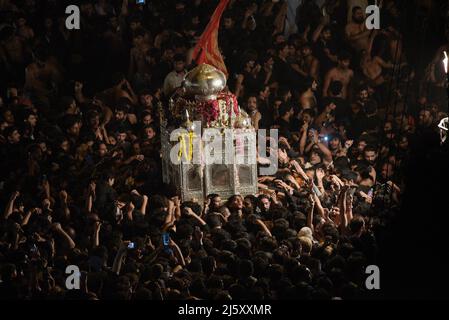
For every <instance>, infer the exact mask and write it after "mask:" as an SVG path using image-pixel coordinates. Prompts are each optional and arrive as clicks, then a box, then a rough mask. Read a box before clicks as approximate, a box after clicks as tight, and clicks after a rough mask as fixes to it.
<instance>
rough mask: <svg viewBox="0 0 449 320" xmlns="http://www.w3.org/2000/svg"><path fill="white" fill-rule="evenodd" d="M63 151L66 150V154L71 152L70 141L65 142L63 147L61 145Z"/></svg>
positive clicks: (62, 144)
mask: <svg viewBox="0 0 449 320" xmlns="http://www.w3.org/2000/svg"><path fill="white" fill-rule="evenodd" d="M60 147H61V149H62V150H64V152H69V150H70V144H69V141H68V140H64V141H63V142H62V143H61V145H60Z"/></svg>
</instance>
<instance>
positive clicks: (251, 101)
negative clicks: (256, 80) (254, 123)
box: [246, 95, 257, 112]
mask: <svg viewBox="0 0 449 320" xmlns="http://www.w3.org/2000/svg"><path fill="white" fill-rule="evenodd" d="M246 107H247V109H248V111H249V112H252V111H255V110H257V97H256V96H255V95H250V96H249V97H248V100H247V105H246Z"/></svg>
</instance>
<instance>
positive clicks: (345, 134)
mask: <svg viewBox="0 0 449 320" xmlns="http://www.w3.org/2000/svg"><path fill="white" fill-rule="evenodd" d="M71 2H74V3H75V2H77V1H71ZM144 2H145V1H144ZM411 3H413V4H411ZM70 4H72V3H70ZM217 4H218V1H215V0H192V1H183V0H167V1H146V3H144V4H136V2H135V1H133V0H115V1H106V0H82V1H79V7H80V10H81V28H80V30H68V29H66V26H65V18H66V14H65V6H66V5H67V4H66V3H65V1H59V0H58V1H54V0H46V1H37V0H22V1H10V0H0V21H2V24H1V25H0V68H1V70H0V73H1V75H0V78H1V79H0V84H1V92H0V148H1V158H0V163H1V169H0V172H1V174H0V199H1V200H0V204H1V205H0V210H1V217H0V271H1V273H0V299H89V300H96V299H101V300H103V299H124V300H129V299H133V300H136V299H137V300H139V299H153V300H172V299H215V300H230V299H232V300H244V299H258V300H262V299H353V298H363V297H368V291H367V290H366V287H365V280H366V276H367V275H366V273H365V268H366V266H368V265H375V264H377V263H378V254H379V250H381V249H382V245H383V239H384V237H385V234H386V232H388V225H389V222H390V221H391V219H392V218H393V217H394V215H395V213H396V211H397V208H398V207H399V205H400V201H401V194H402V192H403V189H404V185H403V168H404V166H405V164H406V163H407V161H408V155H409V150H410V146H411V144H412V143H413V137H414V136H415V135H416V133H417V132H419V133H420V134H427V135H430V136H431V135H435V136H436V137H437V131H436V129H437V127H436V125H435V124H436V123H437V122H438V120H439V119H441V118H443V117H444V116H445V115H444V113H443V112H442V111H443V110H444V108H443V106H444V105H445V103H446V102H445V101H446V100H445V98H444V93H445V91H444V90H445V89H444V80H445V78H444V76H442V75H443V71H442V65H441V63H440V59H441V57H442V50H443V49H445V48H446V47H445V46H443V45H444V44H445V43H447V40H446V39H445V38H443V39H437V40H436V41H435V42H436V45H435V46H434V48H432V52H431V53H430V55H429V54H428V55H427V59H426V60H425V61H424V62H422V63H421V65H417V64H412V63H411V62H412V61H416V55H417V52H418V51H419V50H418V51H417V47H416V43H417V41H418V40H417V39H415V38H414V37H415V35H414V34H410V32H409V31H408V29H407V24H408V23H410V19H409V17H407V16H406V13H407V12H409V11H411V12H415V13H416V14H417V15H418V16H419V15H421V16H423V17H424V16H425V17H433V15H438V12H439V10H440V8H438V7H435V6H434V5H432V3H430V4H429V2H428V1H427V2H426V1H414V2H413V1H391V0H390V1H388V0H385V1H380V5H381V17H382V19H381V28H380V29H379V30H368V29H366V25H365V18H366V17H365V8H366V6H367V5H368V4H369V1H366V0H347V1H344V0H334V1H324V0H323V1H307V0H304V1H290V0H289V1H274V0H273V1H272V0H264V1H251V0H231V1H230V4H229V7H228V8H227V10H226V11H225V13H224V15H223V17H222V20H221V26H220V30H219V44H220V50H221V52H222V55H223V57H224V60H225V63H226V66H227V69H228V71H229V78H228V89H229V90H230V91H231V92H233V93H234V94H235V95H236V96H237V97H238V100H239V103H240V105H241V107H242V108H243V109H245V110H246V111H247V112H248V114H249V115H250V117H251V120H252V123H253V125H254V126H255V127H256V128H261V129H273V128H274V129H278V130H279V150H278V158H279V169H278V172H277V173H276V174H275V175H273V176H260V177H259V181H258V182H259V183H258V186H259V193H258V194H256V195H250V196H245V197H242V196H241V195H234V196H232V197H231V198H230V199H223V198H221V197H220V195H219V194H211V195H209V196H208V198H207V201H205V202H204V203H202V202H201V203H199V201H195V199H184V201H181V199H180V197H179V195H177V194H176V192H174V191H173V189H172V188H171V187H169V186H166V185H164V184H163V183H162V177H161V159H160V139H159V120H158V117H159V114H158V110H157V105H158V103H159V102H162V104H163V105H164V107H165V108H167V107H166V106H167V103H166V102H167V98H168V97H169V96H170V95H171V94H173V93H174V92H176V90H177V89H178V88H179V87H180V86H181V84H182V80H183V78H184V76H185V74H186V73H187V72H188V70H190V69H191V68H193V67H194V66H195V62H194V60H193V59H192V48H193V47H194V45H195V43H196V41H197V40H198V38H199V36H200V35H201V33H202V31H203V30H204V28H205V26H206V24H207V23H208V21H209V18H210V16H211V14H212V12H213V10H214V9H215V7H216V5H217ZM403 6H412V7H411V9H410V8H409V7H407V8H408V10H406V9H404V7H403ZM427 21H433V20H432V19H431V18H430V19H428V20H427ZM428 23H430V22H428ZM438 47H440V48H439V49H438ZM429 50H430V49H429ZM413 59H415V60H413ZM436 140H437V139H436ZM259 165H260V166H263V165H266V159H263V158H259ZM69 265H75V266H78V267H79V269H80V271H81V274H80V279H81V284H80V289H79V290H69V289H68V288H67V287H66V277H67V274H66V273H65V270H66V267H67V266H69Z"/></svg>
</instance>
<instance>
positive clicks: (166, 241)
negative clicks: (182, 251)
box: [162, 232, 173, 254]
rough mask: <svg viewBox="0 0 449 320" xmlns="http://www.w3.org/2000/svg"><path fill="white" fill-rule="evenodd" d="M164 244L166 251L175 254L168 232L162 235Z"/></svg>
mask: <svg viewBox="0 0 449 320" xmlns="http://www.w3.org/2000/svg"><path fill="white" fill-rule="evenodd" d="M162 244H163V246H164V251H165V252H167V253H169V254H171V253H173V251H172V249H171V248H170V234H169V233H168V232H164V233H163V234H162Z"/></svg>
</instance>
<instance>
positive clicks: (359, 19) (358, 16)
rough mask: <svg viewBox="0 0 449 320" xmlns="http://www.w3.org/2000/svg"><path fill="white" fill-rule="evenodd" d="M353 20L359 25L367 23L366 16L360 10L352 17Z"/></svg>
mask: <svg viewBox="0 0 449 320" xmlns="http://www.w3.org/2000/svg"><path fill="white" fill-rule="evenodd" d="M352 20H353V21H354V22H355V23H357V24H362V23H364V22H365V14H364V13H363V10H362V9H360V8H358V9H357V10H355V12H354V14H353V15H352Z"/></svg>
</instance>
